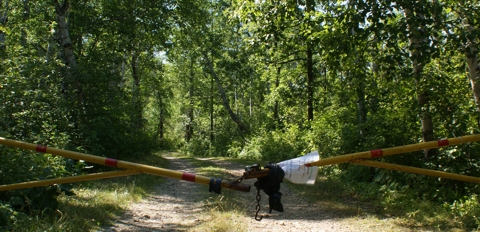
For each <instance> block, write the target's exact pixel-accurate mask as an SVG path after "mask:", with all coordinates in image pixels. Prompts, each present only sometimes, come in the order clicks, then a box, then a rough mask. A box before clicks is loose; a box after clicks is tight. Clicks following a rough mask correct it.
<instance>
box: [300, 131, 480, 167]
mask: <svg viewBox="0 0 480 232" xmlns="http://www.w3.org/2000/svg"><path fill="white" fill-rule="evenodd" d="M476 141H480V135H467V136H462V137H456V138H450V139H440V140H437V141H431V142H424V143H415V144H410V145H404V146H398V147H391V148H385V149H378V150H371V151H363V152H357V153H352V154H347V155H341V156H335V157H329V158H325V159H320V160H318V161H315V162H312V163H308V164H305V166H307V167H310V166H326V165H332V164H339V163H348V162H350V161H352V160H356V159H370V158H378V157H383V156H391V155H398V154H402V153H408V152H414V151H421V150H426V149H433V148H438V147H444V146H452V145H458V144H462V143H470V142H476Z"/></svg>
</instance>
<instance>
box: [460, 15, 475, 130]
mask: <svg viewBox="0 0 480 232" xmlns="http://www.w3.org/2000/svg"><path fill="white" fill-rule="evenodd" d="M459 15H460V17H461V19H462V24H463V27H464V28H465V29H467V32H468V35H467V38H466V39H467V43H466V44H465V60H466V62H467V66H468V80H469V81H470V85H471V86H472V91H473V98H474V100H475V105H476V107H477V113H478V114H479V115H478V117H479V118H478V124H479V125H478V126H479V127H480V66H479V59H478V58H479V57H478V44H477V43H476V42H475V38H472V36H471V35H472V34H474V33H475V28H474V27H473V26H472V24H471V23H470V20H469V19H468V18H466V17H465V16H464V15H463V14H461V13H460V14H459Z"/></svg>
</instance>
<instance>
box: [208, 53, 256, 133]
mask: <svg viewBox="0 0 480 232" xmlns="http://www.w3.org/2000/svg"><path fill="white" fill-rule="evenodd" d="M203 56H204V59H205V61H206V63H207V66H208V69H209V70H210V75H212V77H213V79H214V80H215V82H216V83H217V87H218V91H219V93H220V97H221V98H222V103H223V108H224V109H225V110H226V111H227V113H228V115H229V116H230V118H231V119H232V120H233V122H235V124H237V126H238V128H239V129H240V132H241V133H242V136H243V135H244V134H246V133H248V129H247V127H245V125H244V124H243V123H242V121H241V120H240V118H238V116H237V115H236V114H235V113H234V112H233V111H232V108H231V107H230V103H229V101H228V98H227V96H226V94H225V90H224V89H223V86H222V84H221V83H220V80H219V79H218V76H217V74H216V73H215V70H214V69H213V64H212V62H211V61H210V59H209V58H208V56H207V53H206V52H203Z"/></svg>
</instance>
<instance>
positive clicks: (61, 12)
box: [53, 0, 86, 122]
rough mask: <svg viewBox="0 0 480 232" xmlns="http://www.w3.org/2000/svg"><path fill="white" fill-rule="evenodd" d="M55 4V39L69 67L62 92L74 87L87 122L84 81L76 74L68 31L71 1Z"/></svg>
mask: <svg viewBox="0 0 480 232" xmlns="http://www.w3.org/2000/svg"><path fill="white" fill-rule="evenodd" d="M53 4H54V6H55V12H56V14H57V19H56V21H57V29H56V31H55V37H56V38H55V39H56V40H57V41H58V43H59V44H60V49H61V50H60V51H61V55H62V59H63V62H64V63H65V66H66V68H67V71H66V76H65V78H64V79H63V81H62V82H63V83H62V92H64V93H66V92H68V91H70V90H71V89H72V87H73V91H74V93H75V95H76V99H77V103H76V107H77V108H78V109H79V112H80V114H81V116H80V120H81V121H82V122H85V121H86V119H85V114H86V112H85V111H86V109H85V102H84V97H83V87H82V83H81V82H80V81H78V80H77V79H76V78H75V75H74V74H75V71H76V68H77V61H76V59H75V53H74V52H73V46H72V40H71V39H70V34H69V32H68V23H67V18H68V13H69V11H70V2H69V1H68V0H64V1H63V3H62V4H59V3H58V0H53Z"/></svg>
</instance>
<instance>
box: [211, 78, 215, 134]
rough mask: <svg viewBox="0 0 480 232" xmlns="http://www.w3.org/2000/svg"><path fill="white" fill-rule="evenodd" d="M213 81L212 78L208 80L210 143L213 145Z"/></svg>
mask: <svg viewBox="0 0 480 232" xmlns="http://www.w3.org/2000/svg"><path fill="white" fill-rule="evenodd" d="M214 88H215V87H214V80H213V77H211V79H210V143H213V141H214V140H215V133H214V132H215V131H214V129H215V124H214V123H215V121H214V119H215V118H214V114H213V113H214V111H213V105H214V98H213V94H214Z"/></svg>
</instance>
